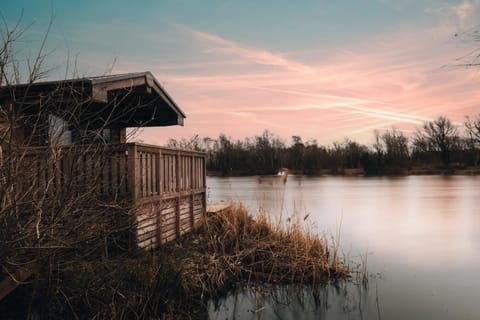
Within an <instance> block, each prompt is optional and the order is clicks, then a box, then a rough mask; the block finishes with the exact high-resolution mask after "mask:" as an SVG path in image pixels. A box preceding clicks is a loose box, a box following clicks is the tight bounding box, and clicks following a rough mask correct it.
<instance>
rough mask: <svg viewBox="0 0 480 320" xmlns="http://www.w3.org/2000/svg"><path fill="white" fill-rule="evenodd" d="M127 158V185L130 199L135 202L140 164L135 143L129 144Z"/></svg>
mask: <svg viewBox="0 0 480 320" xmlns="http://www.w3.org/2000/svg"><path fill="white" fill-rule="evenodd" d="M127 152H128V158H127V168H128V185H129V191H130V195H131V197H132V200H133V201H134V202H135V201H136V200H137V199H138V188H137V186H139V177H140V166H139V159H138V155H137V145H136V144H131V145H129V146H128V149H127Z"/></svg>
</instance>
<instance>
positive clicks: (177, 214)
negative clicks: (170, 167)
mask: <svg viewBox="0 0 480 320" xmlns="http://www.w3.org/2000/svg"><path fill="white" fill-rule="evenodd" d="M179 172H180V151H177V153H176V154H175V176H174V177H175V181H176V190H175V192H176V194H177V203H176V210H175V211H176V212H175V224H176V226H175V231H176V235H177V238H179V237H180V177H179Z"/></svg>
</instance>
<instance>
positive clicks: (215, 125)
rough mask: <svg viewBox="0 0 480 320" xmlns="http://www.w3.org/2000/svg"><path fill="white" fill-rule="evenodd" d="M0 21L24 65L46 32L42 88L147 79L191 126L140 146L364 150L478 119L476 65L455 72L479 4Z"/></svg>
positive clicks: (414, 0) (222, 8) (372, 2)
mask: <svg viewBox="0 0 480 320" xmlns="http://www.w3.org/2000/svg"><path fill="white" fill-rule="evenodd" d="M5 2H6V1H5ZM0 12H1V14H2V15H3V18H4V20H5V21H6V23H7V24H8V25H9V26H13V25H14V24H15V23H16V22H17V21H18V20H19V18H20V17H21V26H22V27H26V28H27V29H26V32H25V34H24V38H23V40H22V42H21V43H20V45H19V56H28V55H29V54H32V53H33V52H35V51H36V50H38V48H39V46H40V45H41V39H42V37H43V35H44V34H45V32H46V30H47V29H48V25H49V21H50V20H52V21H53V24H52V28H51V31H50V32H49V35H48V39H47V42H46V52H47V53H48V55H47V60H46V62H47V65H48V67H49V68H51V71H50V73H49V78H50V79H63V78H65V77H67V78H68V75H70V74H72V72H73V70H74V69H75V70H76V71H77V72H78V74H79V75H80V76H95V75H102V74H105V73H112V74H116V73H126V72H139V71H147V70H148V71H151V72H152V73H153V74H154V76H155V77H156V78H157V79H158V80H159V82H160V83H161V85H162V86H163V87H164V89H165V90H166V91H167V92H168V93H169V94H170V96H171V97H172V98H173V100H174V101H175V102H176V103H177V104H178V105H179V107H180V108H181V109H182V110H183V111H184V112H185V113H186V115H187V118H186V119H185V125H184V127H162V128H147V129H144V130H143V131H142V132H141V133H140V135H139V136H138V137H137V139H138V140H142V141H144V142H146V143H152V144H164V143H165V142H166V141H167V140H168V139H169V138H177V139H179V138H189V137H192V136H194V135H197V134H198V135H199V136H201V137H205V136H210V137H217V136H218V135H219V134H220V133H224V134H226V135H227V136H230V137H232V138H233V139H243V138H245V137H252V136H254V135H259V134H261V133H262V132H263V131H264V130H269V131H270V132H273V133H274V134H276V135H278V136H280V137H281V138H282V139H283V140H284V141H285V142H287V143H288V142H290V139H291V136H293V135H298V136H301V137H302V138H303V139H304V140H305V141H306V140H311V139H316V140H317V141H318V142H319V143H321V144H330V143H333V142H335V141H342V140H343V139H345V138H346V137H348V138H350V139H351V140H355V141H358V142H361V143H366V144H369V143H372V142H373V132H374V130H375V129H376V130H379V131H380V132H381V131H383V130H388V129H391V128H396V129H399V130H402V131H403V132H405V134H406V135H410V134H412V133H413V132H414V131H415V130H416V128H420V127H421V125H422V124H423V123H424V122H425V121H431V120H434V119H436V118H437V117H439V116H446V117H448V118H449V119H450V120H452V121H453V122H454V123H455V124H458V125H461V124H462V122H463V121H464V120H465V116H466V115H469V116H472V117H475V116H477V115H478V114H480V90H479V85H480V67H477V68H472V67H470V68H469V67H465V66H464V64H466V63H469V62H471V61H472V59H473V57H474V56H475V55H476V54H478V53H479V52H478V51H476V49H477V48H479V47H480V42H475V41H473V38H472V37H471V33H472V32H473V31H475V30H479V29H480V0H456V1H444V0H355V1H354V0H343V1H333V0H331V1H326V0H317V1H313V0H312V1H307V0H302V1H291V0H289V1H283V0H278V1H272V0H264V1H258V0H255V1H250V0H243V1H240V0H238V1H233V0H225V1H209V0H203V1H200V0H198V1H194V0H191V1H186V0H176V1H170V0H162V1H153V0H144V1H111V0H104V1H90V0H83V1H59V0H57V1H55V0H51V1H40V0H30V1H26V0H16V1H8V2H7V3H3V4H2V6H1V7H0ZM0 30H4V28H3V27H0ZM67 65H68V66H69V67H68V68H67V67H66V66H67Z"/></svg>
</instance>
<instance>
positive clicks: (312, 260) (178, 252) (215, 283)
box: [169, 206, 349, 298]
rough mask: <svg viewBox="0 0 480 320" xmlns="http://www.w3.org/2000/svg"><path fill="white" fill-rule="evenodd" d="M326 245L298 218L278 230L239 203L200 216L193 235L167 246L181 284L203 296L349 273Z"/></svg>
mask: <svg viewBox="0 0 480 320" xmlns="http://www.w3.org/2000/svg"><path fill="white" fill-rule="evenodd" d="M330 249H331V248H329V244H328V243H327V241H326V239H324V238H319V237H318V236H316V235H314V234H311V233H309V232H307V231H305V230H303V229H302V227H301V224H300V223H299V222H297V223H293V224H290V225H289V227H287V228H282V227H280V226H278V225H274V224H272V223H269V221H268V219H267V217H266V216H265V215H260V216H259V217H257V218H256V219H253V218H252V217H251V216H250V215H249V213H248V212H247V210H246V209H245V208H243V207H242V206H232V207H230V208H229V209H227V210H224V211H222V212H220V213H217V214H213V215H209V216H207V217H205V219H204V220H203V222H202V225H201V226H200V228H199V229H198V230H197V231H196V232H195V233H194V234H191V235H189V236H188V237H185V238H184V239H183V241H182V242H180V243H177V244H175V245H172V246H171V247H170V248H169V250H170V253H172V254H173V255H174V256H179V257H183V258H181V262H180V263H181V265H182V276H181V278H182V281H183V285H184V286H185V287H187V288H188V289H187V291H193V292H200V295H201V297H202V298H209V297H216V296H219V295H221V294H222V293H226V292H227V291H229V290H231V289H232V288H235V287H238V286H243V287H244V286H247V285H252V284H263V283H268V284H302V285H307V286H310V287H312V288H313V289H318V288H319V287H320V286H321V285H322V284H325V283H328V282H331V281H335V280H338V279H339V278H344V277H346V276H347V275H348V272H349V271H348V269H347V268H346V267H345V266H344V265H343V264H342V263H341V262H340V261H339V260H338V258H336V257H335V255H334V254H332V253H333V250H332V251H331V250H330Z"/></svg>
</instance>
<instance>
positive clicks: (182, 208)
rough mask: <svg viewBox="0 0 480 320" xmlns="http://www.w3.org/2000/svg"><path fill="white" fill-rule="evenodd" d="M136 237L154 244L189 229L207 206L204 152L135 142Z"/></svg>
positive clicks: (143, 244) (143, 243) (145, 244)
mask: <svg viewBox="0 0 480 320" xmlns="http://www.w3.org/2000/svg"><path fill="white" fill-rule="evenodd" d="M135 152H137V154H138V156H137V157H136V158H138V161H139V167H140V170H138V174H139V176H138V177H137V178H136V179H137V180H138V183H137V189H138V192H137V197H138V198H137V201H136V203H137V204H138V206H137V215H136V216H137V239H138V244H139V246H140V247H144V248H151V247H157V246H159V245H161V244H163V243H166V242H168V241H171V240H174V239H176V238H178V237H180V236H181V235H183V234H185V233H186V232H189V231H191V230H192V229H193V228H194V226H195V224H196V223H197V222H198V221H199V219H200V217H201V216H202V214H203V212H205V209H206V179H205V176H206V171H205V156H204V154H202V153H198V152H186V151H179V150H171V149H158V148H152V147H150V146H138V145H137V148H136V151H135Z"/></svg>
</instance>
